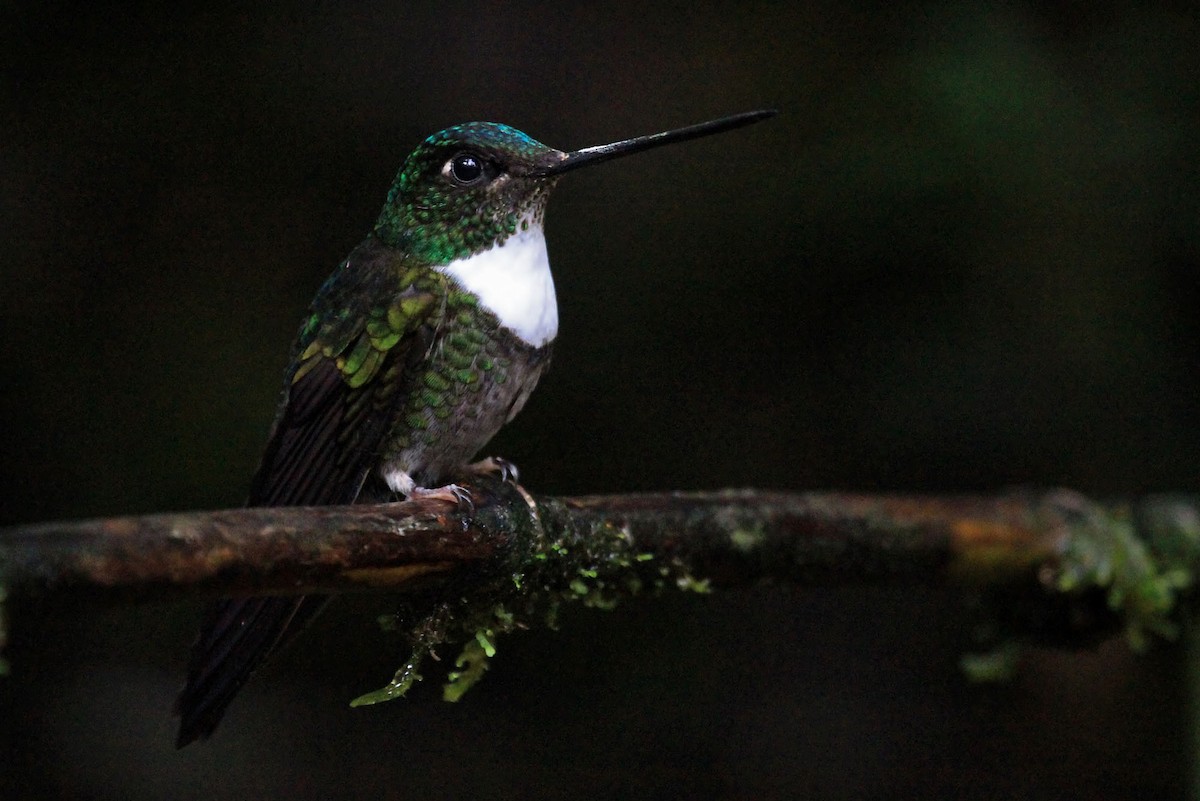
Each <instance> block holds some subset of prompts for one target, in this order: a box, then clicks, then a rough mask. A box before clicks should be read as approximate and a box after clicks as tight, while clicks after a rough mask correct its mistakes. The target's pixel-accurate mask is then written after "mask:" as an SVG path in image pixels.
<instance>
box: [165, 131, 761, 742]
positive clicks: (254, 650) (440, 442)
mask: <svg viewBox="0 0 1200 801" xmlns="http://www.w3.org/2000/svg"><path fill="white" fill-rule="evenodd" d="M774 114H775V112H774V111H752V112H748V113H745V114H738V115H735V116H732V117H726V118H724V119H719V120H713V121H711V122H705V123H701V124H699V125H693V126H690V127H687V128H680V129H677V130H673V131H666V132H664V133H658V134H652V135H649V136H641V137H636V138H634V139H626V140H624V141H620V142H614V143H612V144H608V145H598V146H596V147H588V148H584V149H582V150H576V151H574V152H570V153H566V152H563V151H561V150H555V149H554V148H552V147H547V146H546V145H543V144H542V143H540V142H537V141H535V140H533V139H531V138H530V137H529V136H527V135H525V134H524V133H521V132H520V131H518V130H516V129H514V128H510V127H508V126H507V125H500V124H498V123H491V122H470V123H466V124H464V125H456V126H454V127H453V128H447V129H446V130H444V131H441V132H440V133H436V134H434V135H433V136H431V137H429V138H428V139H426V140H425V141H424V142H423V143H422V144H421V145H420V146H419V147H418V148H417V149H416V150H415V151H413V153H412V154H411V155H410V156H409V157H408V159H407V160H406V161H405V162H404V166H403V167H402V168H401V169H400V172H399V174H398V175H397V176H396V180H395V182H394V183H393V184H392V187H391V190H390V191H389V192H388V197H387V202H386V203H385V204H384V207H383V211H382V213H381V214H380V215H379V219H378V220H377V221H376V223H375V228H374V230H373V231H372V232H371V234H370V235H369V236H368V237H367V238H366V240H365V241H363V243H362V244H360V245H359V246H358V247H357V248H355V249H354V251H353V252H352V253H351V254H350V255H349V256H348V257H347V258H346V260H345V261H343V262H342V263H341V264H340V265H339V266H338V268H337V269H336V270H335V271H334V273H333V275H332V276H330V277H329V279H328V280H327V281H326V282H325V284H324V285H323V286H322V287H321V289H320V291H319V292H318V293H317V296H316V298H315V299H314V300H313V302H312V306H311V307H310V309H309V312H308V316H307V317H306V318H305V319H304V322H303V324H302V325H301V327H300V332H299V335H298V337H297V340H296V343H295V345H294V346H293V350H292V360H291V363H290V365H289V366H288V369H287V371H286V376H285V382H284V391H283V399H282V402H281V404H280V407H279V412H278V414H277V416H276V419H275V423H274V425H273V427H272V429H271V434H270V438H269V441H268V444H267V448H266V452H265V454H264V455H263V459H262V464H261V465H260V466H259V468H258V472H257V473H256V474H255V476H254V479H253V482H252V484H251V489H250V497H249V500H248V502H247V503H248V505H249V506H316V505H326V504H348V503H371V502H383V501H390V500H395V499H397V498H398V497H401V496H402V497H405V498H413V497H433V498H440V499H444V500H446V501H450V502H454V503H458V502H460V501H463V500H466V499H467V497H468V496H467V494H466V492H465V490H463V489H461V488H459V487H458V486H457V485H454V484H445V485H443V484H442V482H444V481H447V480H448V479H451V478H454V477H455V476H462V475H464V474H470V473H471V472H472V471H475V472H479V471H490V470H496V469H501V470H506V469H507V468H508V465H507V463H505V462H503V461H501V460H484V461H483V462H479V463H476V464H475V465H468V464H467V463H468V461H469V460H470V459H471V458H472V457H474V455H475V454H476V453H477V452H478V451H479V449H480V448H482V447H483V446H484V445H485V444H486V443H487V441H488V440H490V439H491V438H492V436H493V435H494V434H495V433H496V432H497V431H498V430H500V427H501V426H503V425H504V424H505V423H506V422H508V421H509V420H512V418H513V417H514V416H515V415H516V414H517V413H518V412H519V411H521V407H523V406H524V405H525V402H526V401H527V400H528V399H529V395H530V393H531V392H533V388H534V386H535V385H536V384H537V382H538V378H539V377H541V375H542V373H543V372H544V371H545V370H546V367H547V365H548V364H549V362H550V349H551V345H552V344H553V342H554V337H555V335H556V334H557V333H558V307H557V305H556V301H555V297H554V281H553V279H552V278H551V275H550V262H549V260H548V258H547V255H546V237H545V235H544V233H543V230H542V223H543V220H544V218H545V212H546V201H547V199H548V198H549V196H550V190H551V189H553V188H554V185H555V183H556V182H557V181H558V178H559V176H560V175H562V174H563V173H565V172H568V171H570V170H573V169H576V168H578V167H583V166H587V165H589V164H598V163H600V162H602V161H607V160H609V159H613V158H617V157H619V156H624V155H628V154H630V153H636V152H638V151H641V150H647V149H649V148H653V147H658V146H660V145H666V144H670V143H672V142H681V141H684V140H687V139H693V138H696V137H700V136H708V135H709V134H715V133H719V132H721V131H728V130H730V129H733V128H738V127H741V126H743V125H749V124H751V123H754V122H757V121H759V120H762V119H765V118H767V117H770V116H772V115H774ZM324 601H325V598H324V597H317V596H308V597H303V598H277V597H271V598H244V599H230V600H225V601H220V602H218V603H216V604H214V605H213V606H212V607H211V608H210V609H209V610H208V611H207V613H206V614H205V617H204V622H203V626H202V628H201V631H200V635H199V637H198V638H197V640H196V643H195V645H194V646H193V649H192V654H191V659H190V662H189V665H188V676H187V685H186V686H185V687H184V689H183V691H182V692H181V693H180V695H179V699H178V701H177V702H176V711H177V713H178V714H179V715H180V717H181V722H180V728H179V736H178V738H177V740H176V745H177V747H183V746H185V745H187V744H188V743H190V742H192V741H193V740H196V739H198V738H205V737H207V736H208V735H209V734H211V733H212V731H213V729H214V728H216V726H217V723H218V722H219V721H220V719H221V716H222V714H224V712H225V708H226V707H227V706H228V705H229V703H230V702H231V701H232V700H233V697H234V695H236V693H237V691H238V690H239V689H240V688H241V686H242V685H243V684H244V683H245V682H246V680H247V679H248V678H249V677H250V675H251V673H253V672H254V670H255V669H256V668H257V667H258V665H259V664H260V663H261V662H262V661H263V660H264V659H265V658H266V657H267V655H268V654H270V653H271V652H272V651H273V650H274V649H275V648H277V647H278V646H279V645H280V644H282V643H283V642H285V641H286V640H288V639H289V638H290V637H291V636H292V635H294V634H295V633H296V632H297V631H298V630H299V629H301V628H302V627H303V625H304V624H305V623H306V622H307V621H308V620H309V619H310V618H311V617H312V616H313V615H314V614H315V613H316V612H317V611H318V610H319V609H320V607H321V606H322V605H323V603H324Z"/></svg>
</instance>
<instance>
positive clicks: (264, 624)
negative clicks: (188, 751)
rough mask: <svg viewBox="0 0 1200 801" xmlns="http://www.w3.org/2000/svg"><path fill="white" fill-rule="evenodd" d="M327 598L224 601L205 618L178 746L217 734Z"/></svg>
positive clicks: (180, 708)
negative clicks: (270, 660) (256, 677)
mask: <svg viewBox="0 0 1200 801" xmlns="http://www.w3.org/2000/svg"><path fill="white" fill-rule="evenodd" d="M325 600H326V598H325V597H324V596H306V597H303V598H270V597H268V598H239V599H230V600H224V601H218V602H216V603H214V604H213V605H211V606H210V607H209V608H208V610H207V611H206V612H205V614H204V622H203V624H202V625H201V628H200V636H199V637H197V638H196V643H195V644H194V645H193V646H192V655H191V658H190V659H189V661H188V676H187V684H186V685H185V686H184V688H183V691H182V692H181V693H180V694H179V697H178V698H177V699H176V700H175V713H176V714H177V715H179V716H180V718H181V719H180V722H179V736H178V737H176V739H175V747H176V748H183V747H184V746H185V745H187V744H188V743H190V742H192V741H193V740H199V739H205V738H207V737H208V736H209V735H210V734H212V732H213V729H215V728H216V727H217V723H219V722H220V721H221V716H222V715H224V714H225V708H226V707H227V706H229V703H230V702H231V701H232V700H233V697H234V696H235V695H237V692H238V690H240V689H241V687H242V685H243V684H245V683H246V680H247V679H249V678H250V676H251V674H253V673H254V671H255V669H257V668H258V666H259V665H260V664H262V661H263V660H264V659H266V658H267V656H268V655H269V654H270V653H271V652H272V651H274V650H275V649H276V648H278V647H279V646H280V645H282V644H283V643H284V642H286V641H288V640H290V639H291V638H292V637H293V636H294V635H295V634H296V633H298V632H299V631H300V630H301V629H303V628H304V626H305V624H306V623H308V621H309V620H311V619H312V617H313V615H315V614H316V613H317V611H318V610H320V608H321V607H322V606H324V605H325Z"/></svg>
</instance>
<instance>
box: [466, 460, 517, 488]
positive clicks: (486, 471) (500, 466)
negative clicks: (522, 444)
mask: <svg viewBox="0 0 1200 801" xmlns="http://www.w3.org/2000/svg"><path fill="white" fill-rule="evenodd" d="M467 471H468V472H471V473H474V474H475V475H479V476H494V475H497V474H499V476H500V480H501V481H508V482H511V483H513V484H516V483H517V480H518V479H519V478H520V473H519V472H518V471H517V466H516V465H515V464H513V463H512V462H510V461H509V460H508V459H505V458H504V457H502V456H488V457H487V458H485V459H480V460H479V461H478V462H475V463H474V464H470V465H467Z"/></svg>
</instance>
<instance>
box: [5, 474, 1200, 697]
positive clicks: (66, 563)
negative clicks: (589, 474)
mask: <svg viewBox="0 0 1200 801" xmlns="http://www.w3.org/2000/svg"><path fill="white" fill-rule="evenodd" d="M471 489H472V492H473V496H474V501H475V502H474V506H473V507H458V508H456V507H454V506H451V505H449V504H446V503H443V502H441V501H430V500H422V501H412V502H405V503H395V504H383V505H375V506H365V505H364V506H344V507H327V508H269V509H234V510H224V511H217V512H194V513H185V514H166V515H148V516H141V517H119V518H110V519H105V520H89V521H82V522H68V523H44V524H37V525H30V526H21V527H17V528H10V529H7V530H2V531H0V592H2V591H3V590H4V589H7V591H8V592H9V593H10V594H11V593H29V592H37V591H47V590H56V591H83V592H92V591H97V592H104V593H109V594H117V595H118V596H131V597H138V598H145V597H161V596H163V595H171V594H175V595H180V594H197V593H200V594H210V595H234V594H267V593H270V594H297V593H307V592H341V591H348V590H366V589H373V590H379V589H386V590H389V591H391V592H394V593H397V594H399V595H401V596H402V597H403V598H406V599H408V600H407V601H406V603H407V607H406V608H408V609H409V610H410V611H412V614H411V615H408V616H405V619H404V620H401V621H398V622H399V624H400V625H403V626H405V627H406V628H407V629H408V630H409V632H410V637H411V639H412V640H413V642H414V647H415V649H416V651H417V652H418V656H419V652H421V651H422V650H425V651H427V650H430V649H432V647H433V646H434V645H436V644H438V643H440V642H442V641H444V640H446V639H448V638H450V637H453V636H461V635H462V634H464V633H465V634H466V635H467V636H466V639H469V640H471V641H473V642H475V643H476V644H477V645H478V646H479V647H478V648H476V650H478V651H480V652H481V653H483V652H486V651H488V650H489V649H491V648H492V645H491V640H490V635H491V634H494V633H495V632H496V631H503V630H507V629H508V628H511V627H512V626H513V625H525V624H527V623H528V622H529V620H530V617H531V616H532V615H534V614H548V615H552V614H553V612H554V609H555V608H556V605H557V604H558V603H560V602H562V601H564V600H579V601H583V602H585V603H588V604H591V605H595V606H601V607H605V606H609V605H612V604H614V603H616V602H617V601H618V600H620V599H621V598H622V597H623V596H626V595H629V594H632V593H635V592H638V591H639V590H641V589H643V588H664V587H673V588H681V589H690V590H701V591H703V590H707V589H709V588H729V587H741V586H748V585H751V584H755V583H758V582H761V581H776V582H786V583H792V584H824V585H831V584H846V583H855V582H875V583H878V582H885V581H908V582H926V583H950V584H957V585H961V586H965V587H971V588H975V589H977V590H980V591H981V593H980V597H986V598H988V599H989V603H990V608H991V610H992V611H991V612H990V613H989V614H990V622H989V626H990V630H991V631H992V632H993V634H994V635H995V639H996V640H997V641H1000V640H1002V639H1004V638H1007V637H1009V636H1011V635H1014V634H1020V635H1033V636H1035V637H1038V638H1040V639H1043V640H1048V641H1051V642H1074V641H1078V640H1079V639H1080V638H1084V639H1086V638H1091V637H1095V636H1099V635H1103V634H1107V633H1110V632H1112V631H1114V630H1115V629H1116V628H1117V627H1120V626H1123V627H1124V628H1125V630H1126V631H1127V632H1128V633H1129V634H1130V636H1131V639H1132V640H1133V641H1134V642H1135V644H1136V643H1140V642H1141V641H1142V640H1143V639H1144V638H1145V635H1146V634H1147V633H1158V634H1164V635H1170V634H1171V633H1172V632H1173V630H1174V629H1173V624H1172V619H1173V616H1174V614H1175V612H1176V609H1177V607H1178V605H1179V602H1180V599H1181V598H1182V597H1183V594H1184V593H1183V591H1184V590H1186V589H1187V588H1188V587H1190V586H1191V584H1192V582H1193V577H1194V574H1195V571H1196V569H1197V567H1198V566H1200V497H1191V496H1188V497H1183V496H1170V497H1167V496H1151V497H1145V498H1141V499H1138V500H1135V501H1129V502H1120V503H1100V502H1096V501H1091V500H1088V499H1086V498H1084V497H1083V496H1081V495H1079V494H1077V493H1073V492H1068V491H1062V490H1060V491H1053V492H1048V493H1033V492H1019V493H1010V494H1003V495H997V496H957V497H932V496H931V497H913V496H896V495H863V494H846V493H781V492H760V491H753V490H739V491H724V492H713V493H663V494H643V495H610V496H592V497H579V498H533V497H532V496H530V495H528V494H527V493H526V492H525V491H524V490H522V489H521V488H519V487H515V486H514V485H512V484H507V483H501V482H498V481H490V480H488V481H484V482H482V483H480V484H477V485H474V486H472V487H471ZM472 635H473V636H472ZM2 638H3V630H2V628H0V642H2ZM474 656H478V655H477V654H476V655H474ZM474 656H472V655H471V654H468V655H466V662H465V666H466V669H465V670H464V671H463V674H464V675H468V674H469V675H476V674H478V673H481V671H482V668H481V667H480V666H479V664H478V661H479V660H478V659H475V658H474ZM460 666H461V665H460ZM410 667H411V668H412V669H411V671H410V672H411V673H412V674H413V675H415V666H410ZM409 683H411V677H410V680H409ZM406 686H407V685H406ZM385 689H386V688H385ZM392 689H393V690H396V689H397V688H392ZM381 692H382V691H381ZM398 692H402V690H398ZM389 697H390V696H389ZM367 700H380V699H378V698H375V699H367Z"/></svg>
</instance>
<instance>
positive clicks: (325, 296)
mask: <svg viewBox="0 0 1200 801" xmlns="http://www.w3.org/2000/svg"><path fill="white" fill-rule="evenodd" d="M381 249H382V246H380V245H378V244H377V243H372V241H371V240H368V242H367V243H364V245H363V246H361V247H360V248H359V250H357V251H355V253H354V254H352V255H351V257H350V258H349V259H347V260H346V262H344V263H343V264H342V266H341V267H340V268H339V270H338V272H336V273H334V275H333V276H332V277H331V278H330V280H329V281H328V282H326V285H325V286H324V287H322V290H321V293H320V294H319V295H318V296H317V299H316V300H315V301H314V304H313V311H312V313H311V316H310V318H309V321H308V323H307V324H306V325H305V326H304V327H303V328H302V329H301V334H300V339H299V341H298V342H297V345H296V348H295V351H294V352H295V354H296V364H295V367H294V369H293V370H292V372H291V377H290V380H289V386H288V387H287V390H286V393H285V399H284V402H283V404H282V406H281V408H280V412H279V414H278V416H277V418H276V421H275V424H274V426H273V427H272V430H271V436H270V439H269V441H268V443H267V448H266V451H265V452H264V454H263V459H262V463H261V465H260V466H259V469H258V471H257V473H255V476H254V479H253V481H252V482H251V489H250V497H249V500H248V503H247V505H249V506H317V505H330V504H344V503H353V502H354V501H355V499H356V498H357V496H358V493H359V490H360V488H361V487H362V484H363V481H364V479H365V477H366V475H367V474H368V472H369V471H370V470H371V469H372V468H373V467H374V465H375V462H376V461H377V459H378V453H379V450H380V447H381V443H382V440H383V437H384V436H385V434H386V431H387V427H388V425H389V423H390V421H391V420H392V419H393V418H394V416H395V413H394V406H395V403H396V401H397V400H398V399H399V398H401V397H403V395H404V392H403V389H404V387H403V386H402V385H403V384H404V383H405V382H406V381H410V380H411V377H410V376H409V374H408V371H406V370H405V369H402V368H403V367H404V366H406V365H408V364H409V363H410V362H411V360H412V359H413V358H414V357H415V356H417V355H420V354H422V353H424V352H425V351H426V350H427V349H428V348H429V346H430V343H431V342H432V338H433V336H434V332H435V331H436V329H437V328H438V327H439V323H440V319H439V317H438V312H439V309H440V308H441V306H440V304H437V303H435V302H434V300H435V297H436V295H435V292H434V289H435V288H434V287H431V286H429V285H427V284H423V283H422V279H423V278H425V279H427V276H428V272H427V271H418V270H414V269H409V270H402V269H398V268H397V265H395V264H384V265H381V264H379V263H378V262H379V261H380V260H382V259H388V258H390V259H391V260H392V261H393V262H394V261H395V259H396V258H397V256H396V254H394V253H387V252H381ZM325 601H326V599H325V598H324V597H322V596H306V597H302V598H270V597H263V598H241V599H228V600H224V601H218V602H216V603H215V604H213V605H212V606H211V607H210V608H209V610H208V611H207V612H206V614H205V616H204V621H203V624H202V626H201V631H200V636H199V637H198V639H197V640H196V643H195V645H194V646H193V648H192V654H191V658H190V660H189V664H188V679H187V684H186V686H185V687H184V689H183V691H182V692H181V693H180V695H179V698H178V700H177V701H176V712H177V713H178V714H179V715H180V718H181V720H180V728H179V736H178V738H177V740H176V746H177V747H183V746H184V745H187V744H188V743H189V742H192V741H193V740H196V739H201V738H206V737H208V736H209V735H210V734H211V733H212V731H213V729H215V728H216V726H217V723H218V722H220V719H221V716H222V715H223V714H224V712H225V709H226V707H227V706H228V705H229V703H230V702H231V701H232V700H233V698H234V696H235V695H236V694H237V692H238V690H239V689H240V688H241V687H242V685H243V684H245V682H246V680H247V679H249V678H250V675H251V674H252V673H253V672H254V670H255V669H256V668H257V667H258V666H259V665H260V664H261V663H262V661H263V660H264V659H265V658H266V657H267V656H268V655H269V654H270V653H271V652H272V651H274V650H275V649H276V648H279V647H281V646H282V645H283V644H284V643H286V642H287V641H288V640H290V639H291V637H293V636H294V635H295V634H296V633H297V632H298V631H300V630H301V629H302V628H303V627H304V625H305V624H306V623H307V622H308V621H309V620H310V619H311V618H312V617H313V615H315V614H316V613H317V612H318V611H319V610H320V609H321V607H322V606H323V605H324V603H325Z"/></svg>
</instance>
